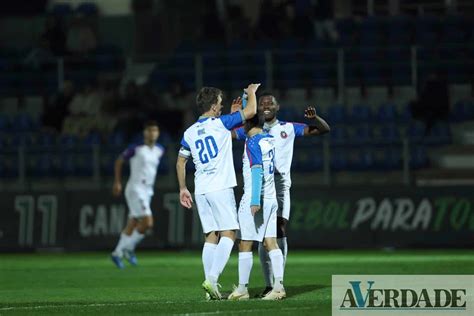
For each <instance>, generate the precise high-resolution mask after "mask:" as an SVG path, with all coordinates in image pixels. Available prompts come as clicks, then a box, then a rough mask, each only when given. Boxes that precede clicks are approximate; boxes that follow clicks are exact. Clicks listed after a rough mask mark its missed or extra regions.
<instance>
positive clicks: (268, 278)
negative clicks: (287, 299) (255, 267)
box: [258, 242, 273, 287]
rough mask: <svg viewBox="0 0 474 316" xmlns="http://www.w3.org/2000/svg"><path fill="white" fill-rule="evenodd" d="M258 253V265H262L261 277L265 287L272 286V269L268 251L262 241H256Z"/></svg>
mask: <svg viewBox="0 0 474 316" xmlns="http://www.w3.org/2000/svg"><path fill="white" fill-rule="evenodd" d="M258 255H259V257H260V265H261V266H262V272H263V279H264V280H265V285H266V287H273V271H272V263H271V261H270V257H269V256H268V251H267V250H266V249H265V247H264V246H263V243H262V242H259V243H258Z"/></svg>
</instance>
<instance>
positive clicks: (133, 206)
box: [125, 190, 153, 218]
mask: <svg viewBox="0 0 474 316" xmlns="http://www.w3.org/2000/svg"><path fill="white" fill-rule="evenodd" d="M152 196H153V195H152V194H149V193H147V192H140V191H139V190H125V200H126V201H127V205H128V209H129V213H128V217H129V218H140V217H145V216H152V213H151V208H150V204H151V198H152Z"/></svg>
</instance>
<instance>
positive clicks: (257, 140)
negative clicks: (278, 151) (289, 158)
mask: <svg viewBox="0 0 474 316" xmlns="http://www.w3.org/2000/svg"><path fill="white" fill-rule="evenodd" d="M274 142H275V139H274V138H273V136H271V135H269V134H266V133H262V134H257V135H254V136H252V137H249V138H248V139H247V140H246V142H245V152H244V157H243V176H244V193H245V194H248V195H249V196H250V194H251V192H252V176H251V171H250V169H251V168H252V167H253V166H257V165H261V166H262V168H263V183H262V193H261V194H262V196H263V198H265V199H271V198H276V191H275V181H274V171H275V166H274V158H275V144H274Z"/></svg>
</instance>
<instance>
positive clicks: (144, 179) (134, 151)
mask: <svg viewBox="0 0 474 316" xmlns="http://www.w3.org/2000/svg"><path fill="white" fill-rule="evenodd" d="M164 152H165V149H164V148H163V146H161V145H159V144H156V145H154V146H152V147H150V146H148V145H145V144H139V145H132V146H130V147H128V148H127V149H126V150H125V151H124V152H123V153H122V154H121V157H122V159H124V160H126V161H129V163H130V177H129V179H128V182H127V186H126V188H125V190H138V191H140V190H144V191H147V192H148V193H149V194H153V185H154V183H155V178H156V172H157V170H158V166H159V165H160V160H161V158H162V157H163V154H164Z"/></svg>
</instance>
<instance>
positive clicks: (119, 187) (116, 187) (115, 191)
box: [112, 181, 122, 197]
mask: <svg viewBox="0 0 474 316" xmlns="http://www.w3.org/2000/svg"><path fill="white" fill-rule="evenodd" d="M112 194H113V195H114V196H116V197H119V196H120V194H122V183H120V181H114V186H113V187H112Z"/></svg>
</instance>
